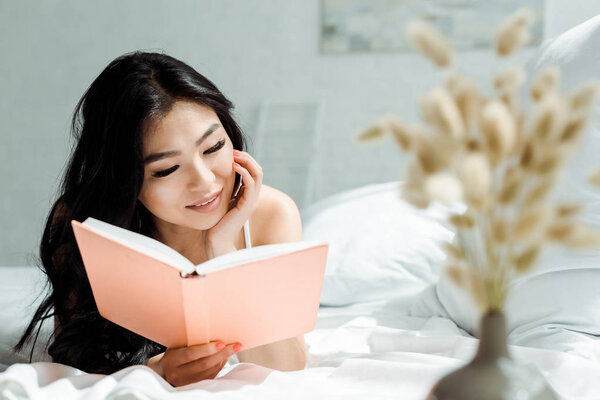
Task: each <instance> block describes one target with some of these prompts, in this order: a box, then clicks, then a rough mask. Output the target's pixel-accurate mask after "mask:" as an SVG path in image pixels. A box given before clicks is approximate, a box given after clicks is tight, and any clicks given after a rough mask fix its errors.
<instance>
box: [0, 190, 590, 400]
mask: <svg viewBox="0 0 600 400" xmlns="http://www.w3.org/2000/svg"><path fill="white" fill-rule="evenodd" d="M399 187H400V184H399V183H395V182H391V183H387V184H378V185H371V186H367V187H364V188H359V189H356V190H352V191H349V192H345V193H342V194H340V195H337V196H334V197H332V198H329V199H326V200H324V201H322V202H321V203H318V204H316V205H315V206H314V207H312V208H311V209H309V210H306V211H305V212H304V213H303V217H304V218H305V235H308V236H310V237H311V238H314V239H321V238H322V236H327V235H328V236H329V237H331V238H332V240H333V242H332V243H331V244H330V245H331V248H330V259H329V262H331V263H332V264H331V266H332V267H334V266H335V267H336V268H329V267H328V268H329V269H328V271H327V273H326V278H325V284H324V288H323V295H322V301H324V302H325V303H328V304H329V305H323V306H322V307H321V308H320V310H319V316H318V322H317V326H316V329H315V330H314V331H312V332H310V333H308V334H307V335H306V336H305V338H306V342H307V345H308V351H309V357H308V361H307V366H306V368H305V369H304V370H302V371H295V372H280V371H276V370H271V369H268V368H264V367H260V366H257V365H255V364H249V363H235V362H231V363H230V364H228V365H227V366H226V367H225V368H224V369H223V370H222V371H221V373H220V374H219V376H218V377H217V378H216V379H214V380H209V381H204V382H199V383H196V384H193V385H188V386H186V387H182V388H177V389H174V388H172V387H171V386H170V385H168V384H167V383H166V382H165V381H163V380H162V379H161V378H160V377H159V376H158V375H156V374H155V373H154V372H153V371H151V370H150V369H148V368H146V367H143V366H135V367H130V368H127V369H124V370H121V371H119V372H117V373H115V374H112V375H110V376H103V375H92V374H85V373H82V372H81V371H78V370H76V369H73V368H70V367H66V366H63V365H60V364H54V363H50V362H47V361H49V360H48V358H47V355H44V354H43V352H40V351H36V352H35V357H34V361H38V360H46V362H43V361H42V362H36V363H33V364H28V363H26V360H27V358H26V355H13V356H10V357H8V355H7V353H6V348H7V347H9V346H10V344H11V341H12V342H13V343H14V341H15V340H16V337H17V335H18V332H19V331H20V330H21V329H22V328H23V327H24V325H25V323H26V322H27V318H26V316H29V315H30V314H31V311H32V308H31V307H30V306H28V305H29V304H30V303H31V301H32V299H34V297H35V296H33V293H37V292H39V290H40V283H41V282H42V281H43V280H42V275H41V274H40V273H39V271H38V270H37V269H35V268H33V267H17V268H15V267H2V268H0V292H1V293H2V304H0V306H1V308H0V324H2V326H3V330H2V338H1V339H2V340H1V342H0V349H2V354H1V356H2V359H0V362H2V363H4V364H5V367H6V366H8V365H7V364H13V365H10V366H9V367H8V369H7V370H6V371H5V372H4V373H1V374H0V399H11V400H12V399H29V398H31V399H55V398H60V399H80V398H86V399H88V398H89V399H102V398H108V399H159V398H177V399H180V398H197V397H198V396H199V395H200V394H202V396H203V397H202V398H218V399H242V398H281V397H282V396H283V395H284V394H285V396H286V397H289V398H303V399H304V398H306V399H313V398H357V399H359V398H360V399H363V398H369V399H374V398H402V399H423V398H424V397H425V396H426V394H427V393H428V390H429V389H430V387H431V386H432V385H433V383H434V382H435V381H436V380H437V379H438V378H439V377H440V376H442V375H444V374H445V373H447V372H449V371H451V370H452V369H454V368H456V367H458V366H459V365H461V364H462V363H464V362H466V361H467V360H469V359H470V357H471V356H472V354H473V352H474V351H475V348H476V345H477V340H476V339H474V338H473V337H472V336H471V335H470V334H469V333H467V332H466V331H465V330H464V329H461V328H459V327H458V326H457V325H456V324H455V323H454V322H453V320H452V319H451V318H452V317H451V316H450V315H449V313H451V312H452V310H450V311H448V310H446V308H445V305H451V302H448V300H446V303H445V304H443V303H442V301H441V300H440V297H439V296H438V294H439V293H440V285H439V284H438V285H436V282H437V281H438V274H439V270H438V267H439V265H441V262H442V261H443V258H444V255H443V252H441V250H440V246H441V243H443V242H444V241H445V240H450V239H451V237H452V234H451V233H450V231H448V230H447V229H446V227H445V226H444V225H443V224H441V223H440V221H442V217H443V213H444V209H443V208H442V207H439V206H438V207H433V208H432V209H430V210H428V211H419V210H416V209H413V208H412V207H411V206H409V205H407V204H406V203H404V202H402V201H400V200H399V199H398V197H397V194H398V191H399ZM374 203H377V204H379V205H385V207H371V205H372V204H374ZM396 207H399V208H401V209H402V210H403V212H399V211H401V210H399V209H395V208H396ZM359 210H360V211H359ZM390 212H391V213H390ZM384 216H385V217H386V218H381V217H384ZM398 216H403V217H402V218H400V217H398ZM396 217H398V218H396ZM349 224H351V225H352V227H353V230H349V229H348V225H349ZM328 227H329V228H328ZM376 229H384V231H385V232H390V233H391V232H394V231H396V230H398V231H402V232H408V233H410V235H405V236H403V237H399V236H398V235H390V236H387V235H384V236H383V237H373V236H372V235H371V234H372V233H373V232H375V230H376ZM334 232H338V233H339V235H338V236H336V235H335V233H334ZM353 232H354V233H353ZM356 232H362V233H363V234H364V235H357V234H355V233H356ZM419 232H421V233H420V234H419ZM423 232H425V233H423ZM365 235H366V236H365ZM358 241H360V244H359V243H358ZM398 243H401V244H403V245H401V246H399V245H398ZM436 247H437V251H435V248H436ZM372 253H377V254H378V256H379V257H381V259H380V260H379V261H378V264H377V265H370V266H369V265H367V264H362V263H364V262H366V260H368V259H370V258H371V257H372ZM403 257H404V258H403ZM384 258H386V259H388V260H392V262H390V263H388V264H386V263H385V262H383V261H384ZM394 260H395V261H394ZM394 262H398V263H400V264H401V265H400V264H399V265H396V266H395V267H394V265H393V264H394ZM356 264H359V265H361V268H362V269H357V268H355V265H356ZM394 268H395V271H392V272H391V273H388V276H387V277H384V274H385V273H386V271H388V272H389V271H390V270H392V269H394ZM418 269H420V270H421V272H420V273H415V272H414V271H416V270H418ZM593 272H594V273H595V276H596V280H597V281H596V282H592V283H591V285H592V286H594V285H596V286H595V287H598V286H597V284H598V283H600V282H598V279H599V278H598V276H599V275H600V270H597V271H593ZM361 276H362V283H361V284H360V288H361V290H351V288H349V286H352V285H354V287H358V284H357V282H359V281H360V279H359V278H360V277H361ZM593 277H594V275H591V274H590V275H589V276H588V277H587V278H586V280H587V281H589V280H590V279H592V278H593ZM561 279H564V277H563V278H561ZM388 281H391V282H392V284H390V283H389V282H388ZM521 285H523V284H521ZM442 287H443V286H442ZM531 287H534V286H530V288H531ZM542 287H544V288H548V291H547V293H544V292H543V290H542V291H540V290H537V292H535V296H541V298H542V300H539V302H541V301H543V298H544V296H546V297H548V296H550V297H552V295H553V294H552V293H551V292H552V291H553V290H554V288H553V287H552V286H548V285H546V284H544V285H542ZM576 290H577V291H579V292H580V291H581V287H577V288H576ZM525 292H526V294H523V293H522V291H519V290H518V288H517V289H516V290H515V293H516V296H517V298H519V297H518V296H521V297H520V298H519V299H521V300H523V301H524V302H529V301H530V300H532V299H533V298H534V297H535V296H534V295H533V294H532V295H531V296H532V297H531V298H527V297H525V298H523V297H522V296H527V295H528V293H530V290H529V289H528V290H526V291H525ZM567 292H568V291H567ZM442 294H443V293H442ZM455 295H459V294H458V293H455ZM7 299H10V300H7ZM546 300H551V299H548V298H546ZM595 300H598V299H597V298H596V299H595ZM452 301H453V302H454V303H458V304H463V305H466V304H467V303H460V301H457V300H456V299H453V300H452ZM596 304H600V302H598V303H596ZM532 307H535V309H534V310H528V312H529V314H526V316H527V318H530V319H532V320H533V321H541V322H540V323H538V324H535V323H532V321H529V322H528V324H521V325H519V326H518V328H519V329H517V330H516V331H513V332H511V336H510V339H511V342H512V343H518V342H519V341H520V340H528V341H529V345H530V347H522V346H511V354H512V355H513V357H514V358H515V359H518V360H520V361H521V362H524V363H532V364H533V365H535V366H537V367H538V368H539V369H540V371H541V372H542V373H543V375H544V376H545V377H546V378H547V380H548V382H549V383H550V385H551V386H552V387H553V388H554V390H555V391H556V392H557V393H559V394H560V395H561V396H562V397H563V398H565V399H597V398H598V394H599V393H600V357H598V355H600V343H599V342H598V341H597V340H596V339H594V338H592V336H589V335H588V336H586V335H584V334H582V333H580V332H574V331H573V330H572V329H569V327H567V326H565V325H564V318H562V316H561V315H560V313H559V314H556V313H555V314H552V313H551V315H550V317H549V316H548V315H547V314H548V313H547V312H546V311H547V308H544V307H539V306H538V305H535V304H532ZM521 308H522V309H523V308H524V307H522V304H521ZM525 308H526V307H525ZM510 311H511V310H510V309H509V312H510ZM567 311H568V310H567ZM517 314H518V315H517V317H518V316H522V315H523V313H522V312H520V313H517ZM539 315H542V316H545V318H546V319H545V320H543V319H540V318H539ZM552 315H554V316H555V318H554V317H552ZM458 317H459V318H458V319H459V320H460V315H459V316H458ZM513 317H515V314H514V313H513ZM517 319H518V318H517ZM511 323H513V325H514V324H515V323H516V324H519V323H520V322H519V321H517V322H514V318H513V319H511V318H509V328H511ZM561 324H562V325H561ZM596 326H598V325H596ZM6 327H10V329H6ZM48 328H49V327H48V326H46V327H45V329H44V333H43V334H42V336H47V334H48V331H49V329H48ZM580 330H585V329H580ZM532 333H533V334H534V336H535V338H533V339H532V338H531V335H532ZM536 347H537V348H536ZM544 347H545V348H544ZM590 351H591V352H590ZM593 354H595V356H593Z"/></svg>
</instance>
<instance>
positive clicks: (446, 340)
mask: <svg viewBox="0 0 600 400" xmlns="http://www.w3.org/2000/svg"><path fill="white" fill-rule="evenodd" d="M414 301H415V298H414V297H405V298H396V299H391V300H386V301H377V302H369V303H359V304H355V305H352V306H346V307H335V308H333V307H323V308H321V309H320V311H319V318H318V322H317V327H316V329H315V330H314V331H312V332H310V333H308V334H307V335H306V336H305V337H306V341H307V345H308V349H309V357H308V363H307V367H306V369H304V370H302V371H293V372H280V371H276V370H271V369H269V368H264V367H260V366H257V365H255V364H250V363H240V364H233V365H227V366H226V367H225V368H224V369H223V370H222V371H221V373H220V374H219V376H218V377H217V378H215V379H213V380H206V381H202V382H198V383H195V384H191V385H188V386H185V387H181V388H177V389H175V388H172V387H171V386H170V385H168V383H166V382H165V381H164V380H163V379H162V378H160V377H159V376H158V375H156V374H155V373H154V372H153V371H152V370H150V369H149V368H147V367H144V366H135V367H130V368H126V369H123V370H121V371H119V372H117V373H114V374H112V375H109V376H104V375H94V374H86V373H82V372H81V371H78V370H76V369H74V368H70V367H66V366H62V365H60V364H53V363H34V364H14V365H12V366H10V367H9V368H8V369H7V370H6V371H5V372H4V373H2V374H0V399H10V400H12V399H29V398H30V399H65V400H66V399H83V398H85V399H104V398H107V399H115V400H116V399H119V400H125V399H127V400H133V399H164V398H166V399H188V398H189V399H192V398H194V399H197V398H202V399H248V398H261V399H264V398H278V399H279V398H283V397H285V398H286V400H288V399H317V398H344V399H365V398H368V399H376V398H395V399H398V398H400V399H423V398H424V397H425V396H426V394H427V393H428V391H429V389H430V387H431V386H432V385H433V384H434V382H435V381H436V380H437V379H438V378H439V377H441V376H442V375H444V374H445V373H447V372H449V371H451V370H452V369H454V368H457V367H458V366H460V365H461V364H463V363H464V362H466V361H467V360H469V359H470V357H471V356H472V354H473V353H474V351H475V348H476V345H477V339H474V338H472V337H470V336H469V335H467V334H466V333H464V331H461V330H460V329H458V328H457V327H456V325H455V324H454V323H453V322H452V321H451V320H449V319H445V318H439V317H434V318H417V317H411V316H409V315H408V310H409V309H410V305H411V304H413V303H414ZM510 349H511V354H512V355H513V357H514V358H515V359H517V360H519V361H521V362H524V363H533V364H535V365H536V366H538V367H539V368H540V370H541V372H542V373H543V375H544V376H545V377H546V378H547V379H548V382H549V383H550V385H551V386H552V387H553V388H554V390H555V391H556V392H557V393H559V395H560V396H561V397H562V398H564V399H598V398H599V397H600V396H599V395H600V363H596V362H594V361H593V360H590V359H586V358H584V357H579V356H577V355H573V354H570V353H566V352H562V351H557V350H544V349H535V348H528V347H517V346H511V348H510Z"/></svg>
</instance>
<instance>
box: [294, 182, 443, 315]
mask: <svg viewBox="0 0 600 400" xmlns="http://www.w3.org/2000/svg"><path fill="white" fill-rule="evenodd" d="M400 189H401V183H400V182H389V183H382V184H374V185H368V186H365V187H361V188H358V189H353V190H350V191H346V192H343V193H339V194H337V195H334V196H332V197H329V198H327V199H324V200H321V201H319V202H317V203H315V204H313V205H312V206H310V207H309V208H307V209H304V210H302V212H301V216H302V222H303V233H304V234H303V237H304V239H305V240H323V241H327V242H329V252H328V258H327V268H326V272H325V280H324V283H323V290H322V293H321V304H322V305H326V306H339V305H345V304H351V303H356V302H364V301H371V300H379V299H383V298H389V297H390V296H398V295H402V294H406V295H408V294H413V293H415V292H417V291H420V290H422V289H423V288H424V287H426V286H427V285H428V284H430V283H432V282H434V281H435V280H436V279H437V277H438V274H439V270H440V268H441V266H442V265H443V261H444V259H445V257H446V256H445V253H444V250H443V246H442V244H443V243H444V242H446V241H449V240H451V238H452V232H451V231H450V230H449V229H448V228H446V227H445V226H444V225H443V224H441V223H440V222H441V221H443V220H444V219H445V217H446V213H447V211H446V208H445V207H443V206H442V205H437V204H436V205H432V206H431V207H430V208H429V209H427V210H420V209H417V208H415V207H413V206H411V205H410V204H408V203H407V202H405V201H404V200H403V199H402V198H401V197H400Z"/></svg>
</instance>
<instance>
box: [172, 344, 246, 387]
mask: <svg viewBox="0 0 600 400" xmlns="http://www.w3.org/2000/svg"><path fill="white" fill-rule="evenodd" d="M219 344H220V345H222V346H220V345H219ZM235 346H241V345H240V344H239V343H232V344H229V345H225V343H223V342H220V341H219V342H211V343H205V344H200V345H195V346H189V347H180V348H169V349H167V351H166V352H165V354H164V356H163V358H162V367H163V370H164V378H165V379H166V380H167V381H168V382H169V383H170V384H171V385H173V386H182V385H187V384H189V383H193V382H198V381H200V380H202V379H212V378H214V377H215V376H217V374H218V373H219V371H220V370H221V369H222V368H223V366H224V365H225V363H226V362H227V360H228V359H229V357H231V356H232V355H233V354H234V353H235V352H236V351H235V350H238V351H239V347H235Z"/></svg>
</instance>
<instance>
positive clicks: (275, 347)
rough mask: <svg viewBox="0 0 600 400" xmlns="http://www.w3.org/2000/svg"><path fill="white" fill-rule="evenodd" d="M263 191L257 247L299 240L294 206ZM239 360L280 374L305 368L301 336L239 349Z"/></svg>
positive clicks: (277, 193) (299, 224)
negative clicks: (262, 235)
mask: <svg viewBox="0 0 600 400" xmlns="http://www.w3.org/2000/svg"><path fill="white" fill-rule="evenodd" d="M264 188H265V186H264V185H263V189H264ZM264 192H265V201H264V208H263V210H266V213H265V215H264V216H263V215H259V217H261V218H260V219H259V220H263V221H265V225H264V227H261V231H262V232H265V233H264V237H263V238H260V239H261V240H260V241H259V242H258V243H256V245H266V244H274V243H284V242H297V241H301V240H302V220H301V218H300V212H299V211H298V207H297V206H296V203H294V201H293V200H292V199H291V198H290V197H289V196H288V195H286V194H285V193H282V192H280V191H278V190H273V189H271V190H264ZM259 212H261V211H259ZM242 345H243V343H242ZM238 359H239V360H240V361H241V362H252V363H255V364H258V365H262V366H265V367H269V368H273V369H277V370H280V371H295V370H301V369H304V367H305V365H306V343H305V342H304V335H301V336H297V337H293V338H289V339H285V340H281V341H279V342H275V343H271V344H266V345H263V346H259V347H255V348H253V349H249V350H243V347H242V351H240V352H239V353H238Z"/></svg>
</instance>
